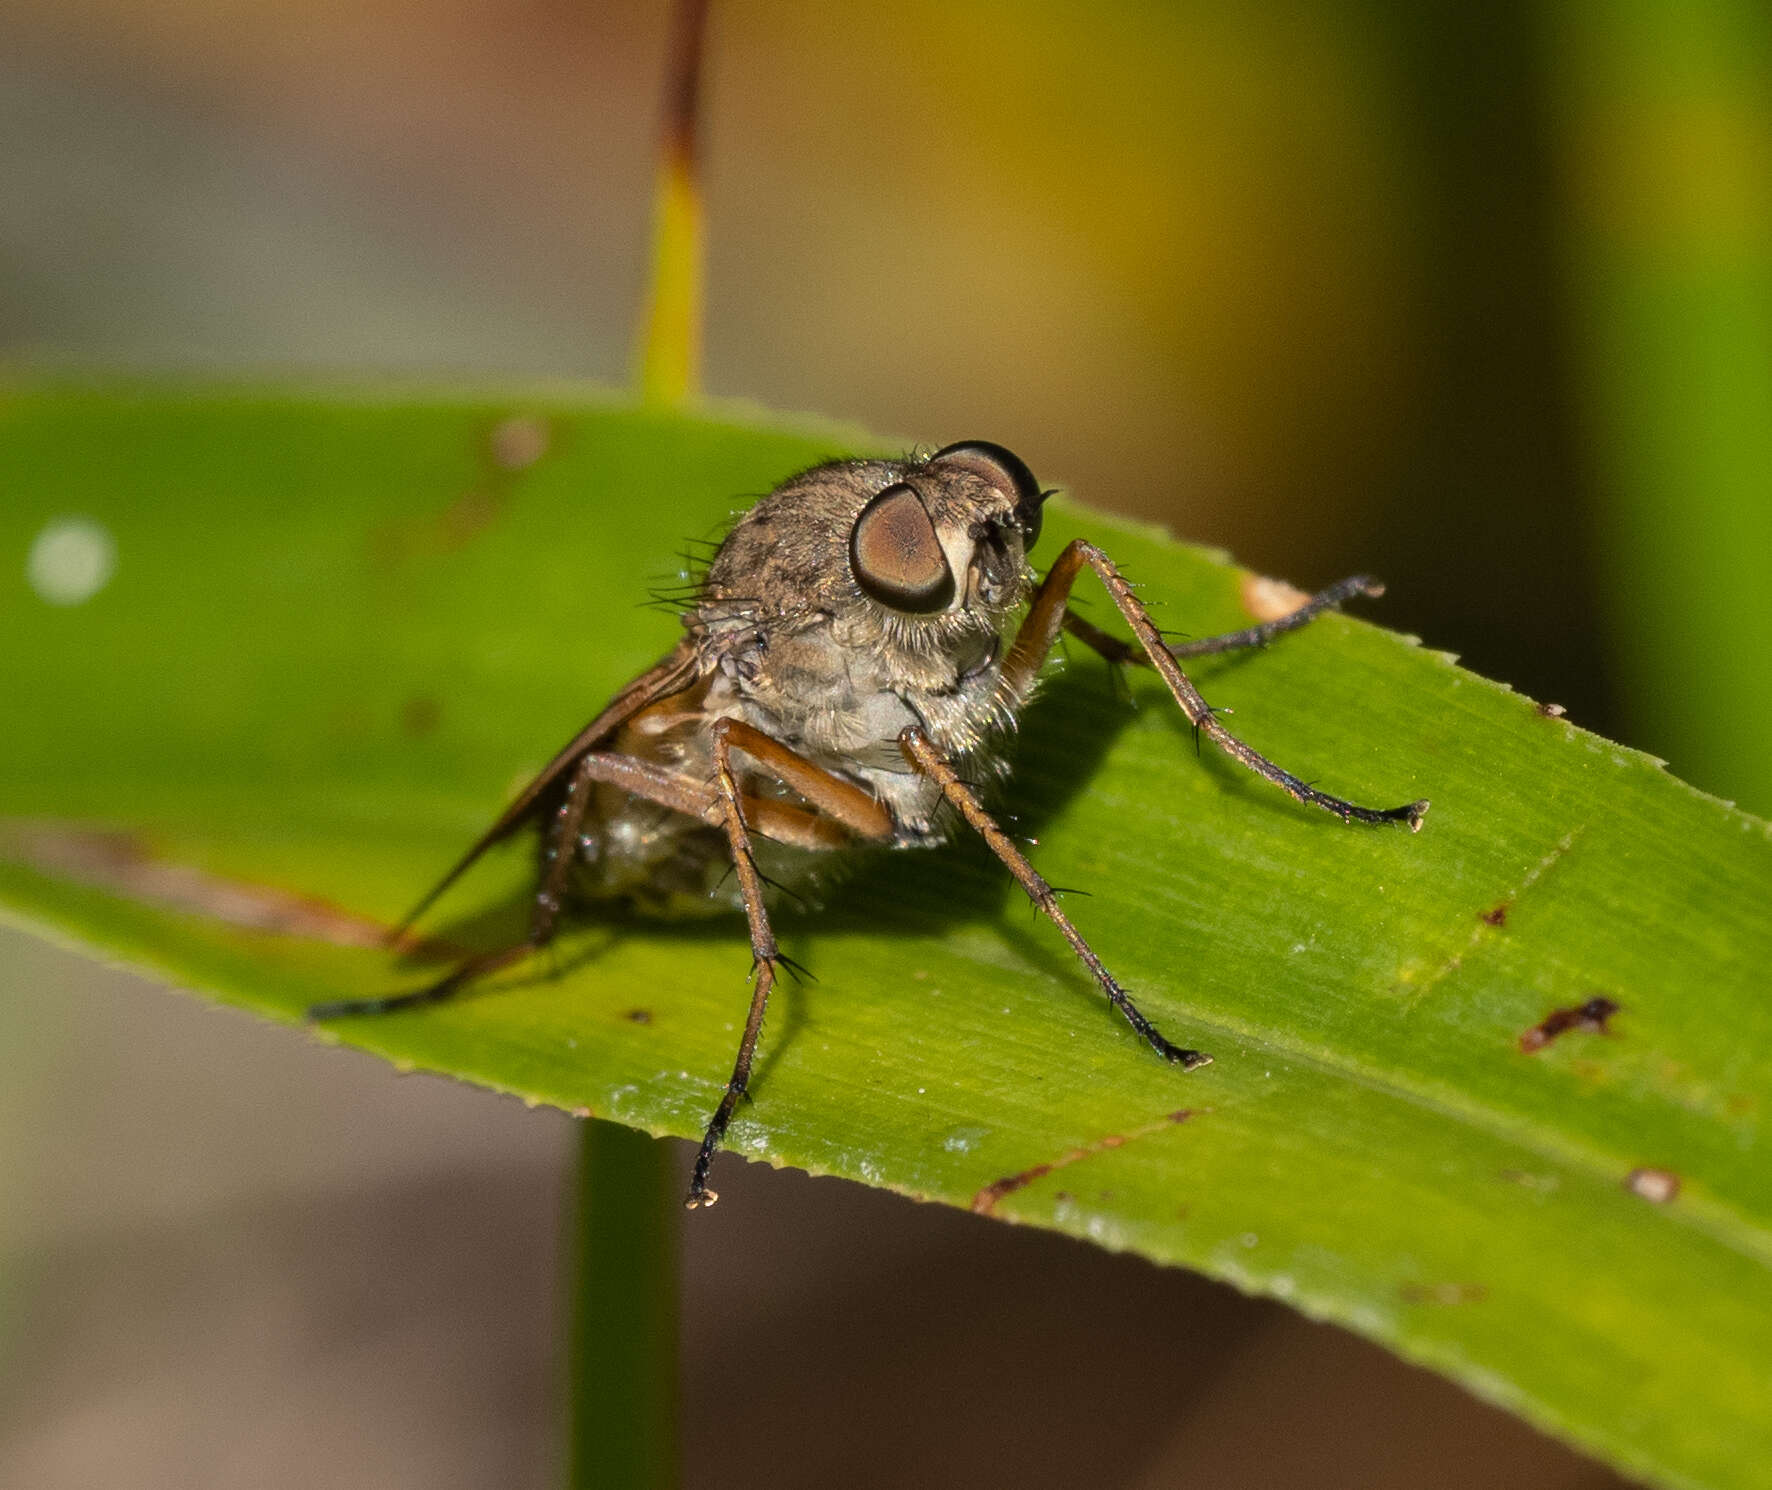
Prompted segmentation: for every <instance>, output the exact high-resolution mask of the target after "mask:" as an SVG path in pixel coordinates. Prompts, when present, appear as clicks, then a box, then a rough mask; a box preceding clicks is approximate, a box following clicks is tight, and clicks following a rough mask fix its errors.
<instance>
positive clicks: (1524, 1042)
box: [1520, 995, 1618, 1055]
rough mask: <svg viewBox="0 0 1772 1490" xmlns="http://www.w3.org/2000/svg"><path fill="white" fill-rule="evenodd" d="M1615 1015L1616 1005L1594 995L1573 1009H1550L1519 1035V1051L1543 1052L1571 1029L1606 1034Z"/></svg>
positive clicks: (1609, 1032) (1609, 1030)
mask: <svg viewBox="0 0 1772 1490" xmlns="http://www.w3.org/2000/svg"><path fill="white" fill-rule="evenodd" d="M1617 1012H1618V1005H1617V1004H1615V1003H1613V1002H1612V1000H1611V999H1609V998H1606V997H1604V996H1603V995H1595V996H1594V997H1593V998H1591V999H1589V1000H1588V1001H1587V1002H1586V1003H1585V1004H1577V1005H1576V1006H1575V1007H1574V1008H1572V1009H1553V1010H1551V1012H1550V1013H1549V1014H1547V1015H1545V1017H1544V1018H1543V1019H1541V1020H1539V1022H1538V1023H1537V1024H1535V1025H1533V1026H1532V1028H1531V1029H1529V1030H1527V1031H1526V1032H1525V1033H1524V1034H1522V1035H1521V1036H1520V1049H1521V1050H1523V1051H1524V1052H1525V1053H1526V1054H1527V1055H1530V1054H1532V1052H1533V1051H1535V1050H1543V1049H1544V1047H1545V1046H1547V1045H1549V1044H1550V1042H1551V1041H1552V1040H1554V1039H1556V1038H1557V1036H1558V1035H1566V1034H1568V1033H1569V1031H1570V1030H1585V1031H1586V1032H1587V1033H1589V1034H1593V1035H1609V1034H1611V1033H1612V1031H1611V1029H1610V1027H1609V1026H1608V1024H1607V1021H1608V1020H1610V1019H1611V1018H1612V1016H1613V1015H1614V1014H1616V1013H1617Z"/></svg>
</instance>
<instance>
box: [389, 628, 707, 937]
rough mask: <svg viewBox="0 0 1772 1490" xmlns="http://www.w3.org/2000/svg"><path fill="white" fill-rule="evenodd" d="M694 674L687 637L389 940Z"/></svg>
mask: <svg viewBox="0 0 1772 1490" xmlns="http://www.w3.org/2000/svg"><path fill="white" fill-rule="evenodd" d="M699 670H700V662H699V659H698V658H697V656H696V652H695V646H694V644H693V643H692V642H691V641H690V640H689V639H688V638H687V637H686V638H684V640H683V641H681V642H679V643H678V644H677V648H676V650H675V651H673V652H672V653H671V654H670V655H669V656H668V657H666V658H665V659H664V660H663V661H662V662H659V663H657V664H655V665H654V666H652V667H650V668H648V669H647V670H646V671H645V672H643V673H641V674H640V676H639V677H637V678H635V679H634V681H633V682H631V683H630V684H628V686H627V687H626V688H624V689H622V691H621V692H620V693H618V694H616V696H615V697H614V698H612V699H611V700H610V701H609V703H608V704H607V705H606V706H605V707H604V709H603V711H602V713H600V714H598V715H597V717H596V718H595V719H593V720H592V721H591V722H590V723H589V724H587V725H586V726H585V727H584V728H583V729H581V730H580V731H579V732H578V733H577V734H576V735H574V736H573V737H572V739H571V740H570V741H569V742H568V743H567V745H566V746H565V748H564V749H563V750H561V751H560V753H559V754H558V755H556V756H555V757H554V758H553V759H552V760H551V761H549V762H548V763H547V765H546V766H544V767H543V768H542V770H541V771H540V773H539V774H538V775H537V776H536V777H535V779H534V780H533V781H531V782H530V783H529V785H528V786H526V787H524V788H523V790H522V791H521V792H519V793H518V794H517V799H516V800H515V801H514V802H512V803H511V805H510V806H509V807H507V808H505V810H504V811H503V812H502V813H501V814H500V815H499V818H498V821H497V822H495V823H494V824H493V825H492V826H491V827H490V828H488V829H487V830H486V831H485V832H484V833H482V834H481V835H480V837H479V838H478V839H477V840H476V841H475V843H474V846H473V847H472V848H470V849H469V850H468V851H467V852H466V853H465V854H463V855H462V856H461V858H460V859H459V860H457V861H456V864H455V867H454V868H452V869H451V870H450V871H449V873H448V874H446V875H444V876H443V878H442V879H440V880H438V881H437V883H436V884H435V885H433V886H432V887H431V889H430V891H429V892H428V893H427V894H426V895H425V897H424V899H423V900H421V901H419V903H418V904H417V905H415V906H413V908H412V909H411V910H409V911H408V912H407V913H406V914H405V915H404V916H402V917H401V918H400V923H399V925H397V926H396V927H395V928H394V929H393V930H392V931H391V932H390V933H389V940H393V941H397V940H398V939H399V938H400V937H402V936H404V935H405V933H406V932H407V930H408V929H409V928H410V927H411V926H412V923H413V922H414V921H416V920H418V918H419V917H420V916H422V915H423V914H424V913H425V912H426V911H428V910H429V909H430V908H431V906H432V905H433V904H434V903H435V902H436V900H437V897H438V896H440V895H441V894H442V893H443V892H444V891H445V890H447V889H448V888H449V887H450V886H451V885H453V884H454V883H455V882H456V881H457V880H458V879H460V878H461V876H462V875H463V874H465V873H466V872H467V870H468V868H469V866H470V865H472V864H473V862H474V861H475V860H476V859H478V858H479V857H480V855H481V854H483V853H485V852H486V850H487V849H489V848H491V847H492V846H493V845H494V844H495V843H502V842H503V841H504V840H505V839H506V838H509V837H510V836H511V834H512V833H514V832H516V831H517V829H518V828H520V827H521V826H522V825H523V824H524V823H525V822H526V821H528V819H529V818H530V817H532V816H533V815H534V814H535V812H536V809H537V808H538V807H539V806H540V804H541V800H542V797H543V796H544V794H545V793H546V792H547V790H548V788H549V787H550V786H552V785H554V783H555V782H557V781H559V780H560V779H561V778H562V777H563V776H565V775H566V773H567V772H568V771H570V770H571V769H572V767H573V766H574V765H575V764H576V763H577V762H578V760H579V758H580V757H581V756H583V755H585V754H587V753H588V752H590V751H592V750H595V749H596V748H597V747H598V746H599V745H601V744H603V743H604V742H605V741H606V740H608V738H609V737H610V736H611V735H613V734H614V733H615V732H616V731H617V730H618V729H620V728H621V727H622V725H624V724H626V723H627V722H628V720H630V719H632V718H633V717H634V715H636V714H638V713H639V712H640V711H641V710H642V709H644V708H645V707H646V706H647V705H648V704H652V703H655V702H656V701H657V700H659V699H661V698H668V697H670V695H671V694H673V693H677V692H680V691H681V690H682V689H683V688H685V687H687V686H688V684H689V683H690V682H691V681H693V679H694V678H695V675H696V673H697V672H698V671H699Z"/></svg>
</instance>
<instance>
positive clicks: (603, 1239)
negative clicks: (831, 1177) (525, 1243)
mask: <svg viewBox="0 0 1772 1490" xmlns="http://www.w3.org/2000/svg"><path fill="white" fill-rule="evenodd" d="M670 1156H671V1151H670V1149H669V1148H668V1147H667V1146H666V1145H665V1144H663V1143H660V1142H659V1141H658V1140H657V1139H654V1138H650V1137H648V1136H647V1135H646V1134H644V1133H639V1132H636V1131H635V1130H633V1129H632V1128H622V1127H618V1126H616V1125H615V1124H614V1123H604V1122H598V1121H597V1120H595V1119H587V1120H585V1121H584V1122H582V1123H581V1124H580V1125H579V1133H578V1187H577V1196H578V1204H577V1214H576V1215H575V1216H574V1217H573V1221H572V1251H571V1254H570V1257H569V1263H570V1266H571V1268H572V1276H573V1278H574V1280H575V1283H576V1285H577V1298H576V1302H575V1306H574V1308H573V1312H572V1337H571V1341H570V1355H571V1363H572V1370H571V1393H572V1396H571V1401H570V1404H569V1407H570V1413H571V1450H570V1455H571V1457H570V1463H569V1472H568V1478H567V1484H568V1485H569V1486H571V1487H572V1490H591V1487H593V1486H594V1487H599V1490H608V1487H613V1490H669V1487H671V1486H673V1485H675V1484H676V1482H677V1217H678V1216H679V1215H680V1214H681V1211H682V1206H681V1204H680V1203H679V1197H678V1195H677V1190H678V1188H679V1184H678V1181H677V1179H676V1176H675V1175H674V1173H673V1172H672V1169H671V1164H670Z"/></svg>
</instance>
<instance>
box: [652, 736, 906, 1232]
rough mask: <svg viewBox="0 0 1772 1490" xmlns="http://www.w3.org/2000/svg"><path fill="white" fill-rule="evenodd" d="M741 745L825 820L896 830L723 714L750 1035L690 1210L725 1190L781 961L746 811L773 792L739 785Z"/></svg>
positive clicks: (860, 832) (701, 1163) (723, 781)
mask: <svg viewBox="0 0 1772 1490" xmlns="http://www.w3.org/2000/svg"><path fill="white" fill-rule="evenodd" d="M734 750H742V751H743V752H744V753H745V754H746V755H747V756H749V757H750V758H751V759H752V760H753V761H755V762H756V763H757V764H758V765H760V766H762V767H763V768H764V769H765V770H766V771H767V772H768V773H769V774H770V775H771V776H773V777H775V778H776V779H777V780H778V781H781V782H783V783H785V784H786V785H788V786H790V787H792V788H793V789H794V790H795V791H796V792H798V793H799V794H800V795H801V796H803V797H805V798H806V799H807V800H808V801H809V802H811V803H812V804H813V806H814V807H815V808H817V809H818V810H819V812H821V813H823V814H824V815H825V820H835V821H836V822H837V823H839V824H841V825H842V826H843V827H844V828H846V829H847V830H848V831H849V832H851V833H853V834H856V835H857V836H860V837H864V838H879V839H890V838H891V837H892V836H893V831H894V827H893V822H892V816H891V814H890V813H888V812H887V810H886V809H885V808H884V807H883V806H881V805H880V803H879V802H877V801H876V800H875V799H874V798H873V797H872V796H870V795H869V794H868V793H867V792H865V791H863V790H862V789H861V788H860V787H858V786H855V785H853V784H852V783H850V782H847V781H844V780H842V779H841V778H840V777H836V776H833V775H831V774H830V772H828V771H826V770H824V769H823V768H822V767H820V766H817V765H815V764H814V763H813V762H811V761H809V760H807V759H806V758H805V757H804V756H802V755H798V754H796V753H795V752H794V751H792V750H790V749H789V748H788V747H787V746H786V745H783V744H782V743H781V742H780V741H779V740H774V739H771V738H770V737H769V736H768V735H765V734H764V733H763V732H762V731H761V730H757V729H753V728H752V727H751V726H750V725H748V724H745V723H743V722H742V721H740V720H737V719H722V720H721V721H720V722H719V723H718V724H716V725H715V726H714V780H715V785H716V787H717V789H718V791H719V795H720V804H721V812H720V819H721V826H722V827H724V828H725V830H726V843H727V846H728V847H729V848H730V849H731V851H732V866H733V869H734V871H735V872H736V873H737V876H738V890H739V894H740V895H741V896H742V897H743V899H744V911H745V919H746V920H747V921H748V922H749V923H750V929H751V1008H750V1012H749V1014H747V1015H746V1016H745V1022H744V1034H743V1035H741V1036H740V1037H739V1042H738V1059H737V1060H736V1061H734V1063H733V1066H732V1077H731V1079H730V1080H729V1081H728V1082H727V1083H726V1090H725V1092H724V1093H723V1094H722V1095H721V1097H720V1105H719V1106H718V1107H717V1108H715V1109H714V1115H713V1117H712V1118H711V1119H710V1120H709V1122H708V1129H707V1133H706V1134H705V1135H704V1136H703V1138H702V1141H701V1149H700V1151H699V1152H698V1153H697V1154H696V1156H695V1170H694V1173H693V1174H692V1175H691V1177H690V1180H689V1198H688V1200H687V1201H686V1202H685V1203H686V1204H687V1205H688V1207H689V1209H690V1210H694V1209H695V1208H696V1207H697V1206H704V1205H712V1204H713V1203H714V1202H715V1201H716V1200H718V1199H719V1198H720V1195H719V1192H718V1191H716V1190H710V1189H708V1169H709V1166H711V1165H712V1164H713V1162H714V1151H715V1150H716V1149H718V1148H719V1146H720V1140H721V1139H722V1138H724V1137H725V1135H726V1126H727V1124H728V1123H730V1122H731V1121H732V1114H733V1112H734V1111H736V1110H737V1108H738V1104H739V1102H740V1100H741V1099H742V1098H743V1097H744V1096H745V1094H746V1090H747V1088H748V1087H749V1086H750V1081H751V1062H752V1061H753V1060H754V1059H755V1057H756V1054H757V1040H758V1037H759V1036H760V1035H761V1034H762V1033H763V1013H764V1009H765V1007H766V1006H767V1005H768V1003H769V991H770V989H772V988H773V987H774V986H775V966H776V964H777V963H778V962H779V961H780V960H781V951H780V949H779V948H778V947H777V946H776V944H775V932H774V931H773V929H771V927H770V925H769V911H768V909H767V907H765V905H764V904H763V878H762V876H761V875H760V874H759V873H758V872H757V860H756V855H755V854H754V853H753V852H752V851H751V836H750V835H751V831H752V829H753V827H758V828H760V827H761V826H762V825H761V824H760V823H752V822H748V821H747V813H749V814H750V815H751V816H753V817H754V816H756V813H755V808H756V806H757V805H760V803H761V802H765V801H768V800H769V799H766V798H764V799H759V798H755V797H746V796H745V795H744V794H743V793H742V792H741V791H740V790H739V785H738V778H737V776H736V775H735V774H734V772H733V769H732V754H733V751H734Z"/></svg>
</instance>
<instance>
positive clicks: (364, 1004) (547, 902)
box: [307, 752, 713, 1020]
mask: <svg viewBox="0 0 1772 1490" xmlns="http://www.w3.org/2000/svg"><path fill="white" fill-rule="evenodd" d="M598 782H607V783H609V784H611V785H614V786H619V787H622V788H624V789H626V790H627V791H630V792H632V793H634V795H636V796H640V797H645V798H647V799H648V800H650V801H654V802H658V803H660V804H661V805H663V806H666V807H671V808H675V809H676V810H677V811H679V812H684V813H687V814H689V815H690V816H696V817H699V816H701V815H703V814H704V813H705V812H706V811H707V810H708V809H709V808H710V807H711V806H712V805H713V795H712V793H711V792H709V791H708V790H707V789H706V788H703V787H698V786H697V785H695V783H693V782H690V781H687V780H685V779H684V778H682V777H679V776H673V775H671V774H670V773H669V772H667V771H662V770H660V769H659V768H658V767H656V766H651V765H648V764H647V763H646V762H643V761H637V760H634V759H633V758H632V757H630V756H623V755H611V754H604V753H600V752H593V753H591V754H588V755H585V756H583V757H582V758H581V759H580V760H579V761H578V763H577V764H576V765H575V766H574V767H573V768H572V776H571V778H570V782H569V784H568V786H567V789H566V796H565V799H564V800H563V801H562V802H561V803H560V806H559V808H558V809H557V810H556V811H555V813H554V820H553V822H552V824H550V826H549V828H548V836H547V840H546V842H547V847H546V849H545V855H544V863H543V869H542V876H541V883H540V885H538V886H537V887H536V892H535V899H534V900H533V901H532V902H531V904H530V912H529V930H528V932H527V934H526V935H525V936H524V937H523V939H522V940H521V941H519V942H513V943H512V944H511V945H510V946H508V947H500V948H498V949H496V950H495V951H491V952H482V953H480V954H479V956H477V957H470V958H469V959H468V960H467V961H466V962H464V963H462V965H461V966H460V967H458V968H457V969H456V970H455V971H454V972H452V973H450V974H449V976H448V977H446V978H443V979H441V980H440V981H438V982H436V983H433V984H431V985H430V986H429V987H428V988H420V989H417V990H415V991H414V992H412V993H397V994H390V995H387V996H384V997H381V998H366V999H340V1000H338V1001H336V1002H334V1003H327V1004H315V1005H314V1006H313V1007H312V1008H311V1009H309V1010H308V1014H307V1017H308V1018H309V1019H311V1020H325V1019H344V1018H348V1017H351V1016H353V1015H360V1014H391V1013H394V1012H396V1011H398V1010H401V1009H413V1008H418V1007H420V1006H422V1005H425V1004H440V1003H443V1002H444V1001H446V1000H448V999H451V998H453V997H455V995H456V994H458V993H460V992H461V991H462V990H463V989H464V988H466V987H467V986H468V985H469V984H470V983H472V982H474V981H475V980H476V979H479V978H484V977H487V976H488V975H489V974H492V973H495V972H498V971H499V970H500V969H502V968H507V967H509V966H511V964H512V963H516V962H521V961H522V960H523V959H524V958H525V957H527V956H529V955H530V953H532V952H536V951H539V950H540V949H541V948H542V947H545V946H547V944H548V943H549V942H551V941H552V940H553V939H554V933H555V932H556V931H557V930H558V929H559V924H560V910H561V906H562V905H563V903H564V901H565V897H566V882H567V879H568V877H569V876H570V874H571V872H572V864H573V860H574V858H575V857H576V855H577V852H578V836H579V833H580V831H581V830H582V829H583V827H584V821H585V814H586V813H587V812H588V811H589V810H590V802H591V791H592V788H593V787H594V786H595V785H596V784H597V783H598Z"/></svg>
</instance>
